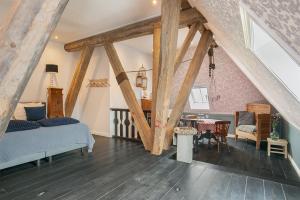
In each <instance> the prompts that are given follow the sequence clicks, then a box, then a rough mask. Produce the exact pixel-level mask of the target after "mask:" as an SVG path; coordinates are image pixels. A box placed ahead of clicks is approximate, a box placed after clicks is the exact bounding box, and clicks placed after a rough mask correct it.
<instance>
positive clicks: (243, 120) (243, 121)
mask: <svg viewBox="0 0 300 200" xmlns="http://www.w3.org/2000/svg"><path fill="white" fill-rule="evenodd" d="M239 125H255V117H254V112H247V111H240V112H239V122H238V126H239Z"/></svg>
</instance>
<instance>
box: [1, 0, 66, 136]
mask: <svg viewBox="0 0 300 200" xmlns="http://www.w3.org/2000/svg"><path fill="white" fill-rule="evenodd" d="M67 3H68V0H44V1H41V0H15V1H14V4H13V8H12V9H11V11H10V13H9V17H8V18H7V19H6V21H5V22H6V24H4V26H3V28H2V29H0V66H1V67H0V136H2V135H3V134H4V132H5V130H6V127H7V125H8V122H9V120H10V118H11V116H12V114H13V111H14V110H15V108H16V105H17V103H18V101H19V99H20V97H21V95H22V93H23V91H24V89H25V87H26V85H27V83H28V81H29V79H30V76H31V74H32V72H33V70H34V69H35V67H36V65H37V63H38V62H39V59H40V57H41V55H42V53H43V51H44V48H45V46H46V44H47V42H48V39H49V36H50V35H51V33H52V31H53V30H54V28H55V27H56V24H57V22H58V20H59V18H60V16H61V14H62V13H63V10H64V8H65V6H66V5H67Z"/></svg>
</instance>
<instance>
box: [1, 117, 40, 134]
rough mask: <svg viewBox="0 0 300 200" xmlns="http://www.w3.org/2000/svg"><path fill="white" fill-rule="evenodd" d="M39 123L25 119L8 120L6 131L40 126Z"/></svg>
mask: <svg viewBox="0 0 300 200" xmlns="http://www.w3.org/2000/svg"><path fill="white" fill-rule="evenodd" d="M40 127H41V126H40V124H39V123H37V122H31V121H25V120H10V122H9V124H8V127H7V129H6V132H7V133H8V132H15V131H25V130H31V129H36V128H40Z"/></svg>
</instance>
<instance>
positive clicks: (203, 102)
mask: <svg viewBox="0 0 300 200" xmlns="http://www.w3.org/2000/svg"><path fill="white" fill-rule="evenodd" d="M189 103H190V107H191V109H192V110H195V109H197V110H208V109H209V101H208V92H207V88H206V87H194V88H193V89H192V90H191V94H190V97H189Z"/></svg>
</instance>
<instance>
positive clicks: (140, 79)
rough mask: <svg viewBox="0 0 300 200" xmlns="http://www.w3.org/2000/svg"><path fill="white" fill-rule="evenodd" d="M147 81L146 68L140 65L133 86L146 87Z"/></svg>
mask: <svg viewBox="0 0 300 200" xmlns="http://www.w3.org/2000/svg"><path fill="white" fill-rule="evenodd" d="M147 82H148V78H147V75H146V69H145V68H144V66H143V65H142V67H141V68H140V69H139V71H138V73H137V76H136V81H135V86H136V87H140V88H143V89H144V90H146V89H147Z"/></svg>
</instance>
